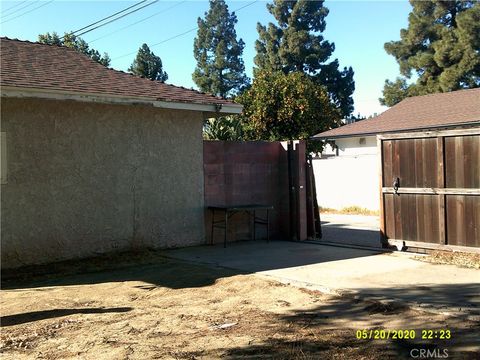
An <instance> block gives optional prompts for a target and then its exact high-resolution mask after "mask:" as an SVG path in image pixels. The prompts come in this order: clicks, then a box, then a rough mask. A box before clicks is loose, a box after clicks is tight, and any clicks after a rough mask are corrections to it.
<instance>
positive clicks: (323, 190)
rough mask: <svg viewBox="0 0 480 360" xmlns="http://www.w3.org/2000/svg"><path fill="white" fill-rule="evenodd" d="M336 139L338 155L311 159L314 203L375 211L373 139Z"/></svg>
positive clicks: (374, 144)
mask: <svg viewBox="0 0 480 360" xmlns="http://www.w3.org/2000/svg"><path fill="white" fill-rule="evenodd" d="M359 139H360V138H358V137H356V138H344V139H337V140H336V141H335V144H336V145H337V146H338V150H339V151H338V154H339V155H338V156H329V157H324V158H317V159H314V160H313V170H314V173H315V183H316V187H317V200H318V204H319V206H321V207H325V208H332V209H339V210H340V209H342V208H344V207H349V206H359V207H362V208H367V209H370V210H378V209H379V175H378V156H377V143H376V138H375V136H369V137H366V138H365V144H359Z"/></svg>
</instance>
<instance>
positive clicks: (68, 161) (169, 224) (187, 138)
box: [0, 38, 241, 268]
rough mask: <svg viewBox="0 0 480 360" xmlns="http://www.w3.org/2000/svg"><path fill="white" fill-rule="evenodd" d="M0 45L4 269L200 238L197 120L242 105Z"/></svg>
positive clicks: (85, 61)
mask: <svg viewBox="0 0 480 360" xmlns="http://www.w3.org/2000/svg"><path fill="white" fill-rule="evenodd" d="M0 43H1V135H2V163H1V168H2V185H1V260H2V267H3V268H13V267H18V266H21V265H29V264H40V263H46V262H52V261H57V260H65V259H72V258H81V257H87V256H92V255H96V254H101V253H106V252H110V251H120V250H128V249H140V248H147V247H148V248H165V247H175V246H187V245H192V244H200V243H203V242H204V236H205V235H204V234H205V232H204V186H203V181H204V180H203V179H204V176H203V141H202V126H203V121H204V119H205V117H206V116H212V115H213V116H214V115H216V114H232V113H239V112H241V106H239V105H236V104H234V103H232V102H230V101H227V100H225V99H221V98H218V97H214V96H211V95H208V94H204V93H200V92H197V91H193V90H189V89H185V88H181V87H176V86H172V85H167V84H164V83H161V82H158V81H151V80H148V79H144V78H140V77H136V76H133V75H130V74H127V73H123V72H120V71H116V70H113V69H108V68H106V67H104V66H102V65H100V64H98V63H96V62H94V61H93V60H91V59H89V58H88V57H87V56H84V55H82V54H80V53H78V52H76V51H74V50H72V49H69V48H66V47H59V46H51V45H44V44H38V43H32V42H27V41H19V40H11V39H8V38H1V40H0Z"/></svg>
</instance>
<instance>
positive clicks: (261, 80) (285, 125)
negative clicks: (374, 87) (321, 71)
mask: <svg viewBox="0 0 480 360" xmlns="http://www.w3.org/2000/svg"><path fill="white" fill-rule="evenodd" d="M236 100H237V101H238V102H239V103H241V104H243V106H244V109H243V115H244V117H245V120H244V122H245V124H244V131H245V133H246V137H247V138H249V139H252V140H271V141H273V140H294V139H309V138H310V137H311V136H312V135H314V134H316V133H319V132H321V131H324V130H327V129H330V128H331V127H332V126H337V125H338V124H339V123H340V119H341V114H340V111H339V109H337V108H336V107H335V106H334V105H333V104H332V103H331V102H330V99H329V96H328V93H327V91H326V88H325V87H324V86H322V85H319V84H318V83H316V82H315V81H313V80H312V79H310V78H309V77H308V76H307V75H305V74H303V73H301V72H291V73H288V74H285V73H283V72H282V71H271V70H258V71H257V73H256V75H255V79H254V81H253V84H252V87H251V88H250V89H248V90H246V91H245V92H244V93H243V94H241V95H240V96H238V98H237V99H236Z"/></svg>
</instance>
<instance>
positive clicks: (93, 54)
mask: <svg viewBox="0 0 480 360" xmlns="http://www.w3.org/2000/svg"><path fill="white" fill-rule="evenodd" d="M38 42H40V43H42V44H49V45H58V46H66V47H69V48H72V49H75V50H77V51H78V52H80V53H82V54H85V55H87V56H88V57H90V58H91V59H92V60H94V61H96V62H98V63H100V64H102V65H103V66H109V65H110V57H109V56H108V54H107V53H103V55H100V53H99V52H98V51H97V50H95V49H91V48H90V47H89V46H88V44H87V42H86V41H85V40H83V39H82V38H80V37H78V36H75V35H73V34H71V33H65V34H64V35H63V37H62V38H60V36H58V34H57V33H56V32H53V33H51V34H50V33H48V32H47V33H46V34H40V35H38Z"/></svg>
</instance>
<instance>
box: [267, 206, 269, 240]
mask: <svg viewBox="0 0 480 360" xmlns="http://www.w3.org/2000/svg"><path fill="white" fill-rule="evenodd" d="M269 225H270V218H269V216H268V209H267V243H268V242H270V226H269Z"/></svg>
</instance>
